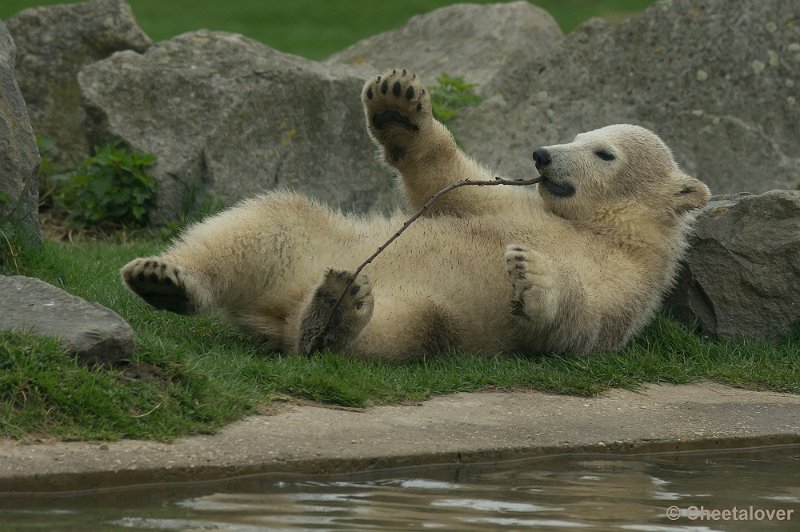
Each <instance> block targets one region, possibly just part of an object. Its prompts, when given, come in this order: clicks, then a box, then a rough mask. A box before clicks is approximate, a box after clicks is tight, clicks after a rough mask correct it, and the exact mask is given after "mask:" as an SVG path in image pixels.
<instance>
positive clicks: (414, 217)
mask: <svg viewBox="0 0 800 532" xmlns="http://www.w3.org/2000/svg"><path fill="white" fill-rule="evenodd" d="M543 180H544V177H542V176H539V177H535V178H533V179H520V180H515V179H502V178H500V177H495V178H494V179H493V180H490V181H472V180H470V179H462V180H461V181H458V182H456V183H453V184H452V185H448V186H446V187H444V188H443V189H441V190H440V191H438V192H436V193H435V194H433V195H432V196H431V197H430V198H428V201H426V202H425V204H424V205H423V206H422V207H420V208H419V209H418V210H417V212H415V213H414V214H413V215H411V218H409V219H408V220H406V221H405V222H403V226H402V227H400V229H398V230H397V231H396V232H395V233H394V234H393V235H392V236H391V237H389V239H388V240H387V241H386V242H384V243H383V244H381V245H380V246H379V247H378V249H377V251H375V253H373V254H372V255H370V256H369V257H368V258H367V260H365V261H364V262H362V263H361V264H360V265H359V266H358V268H356V270H355V271H354V272H353V274H352V275H351V276H350V277H349V278H348V279H347V284H346V285H345V287H344V290H343V291H342V294H341V295H340V296H339V299H337V300H336V303H335V304H334V305H333V308H331V314H330V317H328V321H327V323H326V324H325V327H324V328H323V329H322V332H321V333H320V337H321V338H324V337H325V335H326V334H327V333H328V329H329V328H330V326H331V321H332V320H333V316H335V315H336V309H338V308H339V305H340V304H341V302H342V299H344V296H345V295H346V294H347V291H348V290H350V287H351V286H352V284H353V283H354V282H355V280H356V278H357V277H358V274H360V273H361V270H363V269H364V268H366V267H367V265H368V264H369V263H370V262H372V261H373V260H375V257H377V256H378V255H380V254H381V253H382V252H383V250H384V249H386V248H387V247H388V246H389V244H391V243H392V242H394V241H395V240H396V239H397V238H398V237H399V236H400V235H402V234H403V232H404V231H405V230H406V229H408V228H409V226H411V224H412V223H414V222H415V221H416V220H417V218H419V217H420V216H422V215H423V214H425V211H427V210H428V209H430V207H431V205H433V204H434V202H435V201H436V200H437V199H439V198H440V197H441V196H443V195H445V194H447V193H448V192H450V191H451V190H455V189H457V188H460V187H465V186H468V185H474V186H478V187H487V186H494V185H511V186H528V185H535V184H536V183H539V182H540V181H543Z"/></svg>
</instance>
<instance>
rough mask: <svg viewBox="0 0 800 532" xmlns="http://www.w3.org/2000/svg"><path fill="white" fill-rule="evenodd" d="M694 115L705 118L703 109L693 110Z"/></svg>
mask: <svg viewBox="0 0 800 532" xmlns="http://www.w3.org/2000/svg"><path fill="white" fill-rule="evenodd" d="M692 115H694V116H703V110H702V109H693V110H692Z"/></svg>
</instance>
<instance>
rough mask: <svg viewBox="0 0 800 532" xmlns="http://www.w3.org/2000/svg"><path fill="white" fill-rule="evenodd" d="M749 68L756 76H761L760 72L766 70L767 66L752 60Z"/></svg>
mask: <svg viewBox="0 0 800 532" xmlns="http://www.w3.org/2000/svg"><path fill="white" fill-rule="evenodd" d="M750 66H751V67H752V68H753V72H755V73H756V74H761V72H762V71H763V70H764V69H765V68H766V66H767V65H765V64H764V63H762V62H761V61H759V60H758V59H754V60H753V62H752V63H750Z"/></svg>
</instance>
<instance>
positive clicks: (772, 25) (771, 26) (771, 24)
mask: <svg viewBox="0 0 800 532" xmlns="http://www.w3.org/2000/svg"><path fill="white" fill-rule="evenodd" d="M764 27H765V28H766V29H767V31H768V32H770V33H775V32H776V31H778V25H777V24H775V23H774V22H767V23H766V24H765V25H764Z"/></svg>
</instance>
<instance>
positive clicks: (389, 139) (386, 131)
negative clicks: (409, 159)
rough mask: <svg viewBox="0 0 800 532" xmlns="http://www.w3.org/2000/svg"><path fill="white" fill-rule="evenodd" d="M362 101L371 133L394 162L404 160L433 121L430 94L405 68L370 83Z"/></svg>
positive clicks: (382, 75)
mask: <svg viewBox="0 0 800 532" xmlns="http://www.w3.org/2000/svg"><path fill="white" fill-rule="evenodd" d="M361 100H362V102H363V103H364V110H365V112H366V115H367V122H368V124H369V131H370V133H371V134H372V136H373V137H374V138H375V140H376V141H378V142H379V143H380V144H381V145H382V146H383V147H384V148H385V149H386V151H387V155H388V156H389V157H390V158H391V159H392V160H394V161H399V160H400V159H402V158H403V156H404V155H405V154H406V151H407V149H408V145H409V144H410V143H412V142H414V141H415V140H416V139H418V138H419V137H420V136H421V135H424V134H425V128H426V126H427V125H428V124H429V123H431V122H432V121H433V114H432V112H431V98H430V94H429V93H428V91H427V90H425V87H423V86H422V83H421V82H420V81H419V79H417V75H416V74H413V73H411V72H409V71H408V70H406V69H402V70H398V69H395V70H391V71H388V72H385V73H383V74H381V75H380V76H378V77H376V78H374V79H372V80H369V81H367V83H366V84H365V85H364V88H363V90H362V91H361Z"/></svg>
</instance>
